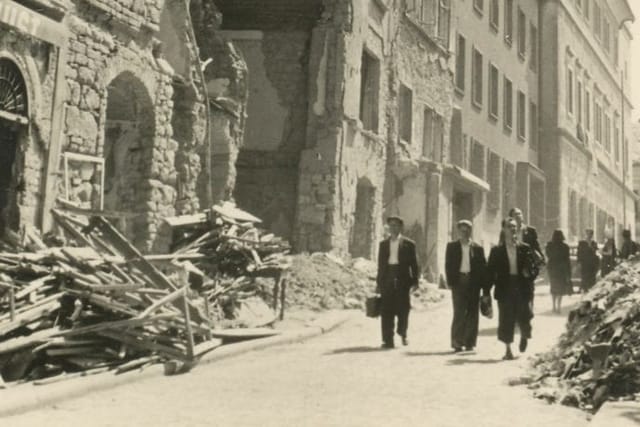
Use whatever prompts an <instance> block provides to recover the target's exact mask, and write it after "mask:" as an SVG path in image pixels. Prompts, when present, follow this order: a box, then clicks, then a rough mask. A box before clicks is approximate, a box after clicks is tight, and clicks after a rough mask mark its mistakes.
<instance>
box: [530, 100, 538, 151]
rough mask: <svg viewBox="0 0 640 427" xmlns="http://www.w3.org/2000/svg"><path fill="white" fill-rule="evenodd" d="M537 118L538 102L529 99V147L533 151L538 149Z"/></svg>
mask: <svg viewBox="0 0 640 427" xmlns="http://www.w3.org/2000/svg"><path fill="white" fill-rule="evenodd" d="M539 120H540V118H539V112H538V104H536V103H535V102H533V100H532V99H529V148H531V149H532V150H533V151H538V148H539V147H538V141H539V139H538V137H539V135H538V134H539V127H538V125H539Z"/></svg>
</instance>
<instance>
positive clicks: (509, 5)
mask: <svg viewBox="0 0 640 427" xmlns="http://www.w3.org/2000/svg"><path fill="white" fill-rule="evenodd" d="M513 1H514V0H505V2H504V41H505V42H507V44H508V45H509V46H511V43H512V42H513Z"/></svg>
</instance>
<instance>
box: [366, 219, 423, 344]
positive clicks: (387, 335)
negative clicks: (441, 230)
mask: <svg viewBox="0 0 640 427" xmlns="http://www.w3.org/2000/svg"><path fill="white" fill-rule="evenodd" d="M387 224H388V226H389V234H390V236H389V237H388V238H387V239H385V240H383V241H382V242H380V247H379V248H378V277H377V280H376V282H377V287H376V292H377V293H379V294H380V296H381V301H380V317H381V326H382V347H383V348H393V347H394V343H393V327H394V323H395V318H396V317H397V318H398V328H397V333H398V335H400V336H401V337H402V344H403V345H408V344H409V341H408V339H407V328H408V326H409V310H410V309H411V297H410V291H411V289H412V288H417V287H418V279H419V277H420V273H419V271H420V270H419V269H418V261H417V258H416V245H415V243H414V242H413V241H412V240H410V239H407V238H406V237H404V236H403V235H402V234H401V232H402V228H403V225H404V222H403V221H402V218H400V217H398V216H392V217H389V218H387Z"/></svg>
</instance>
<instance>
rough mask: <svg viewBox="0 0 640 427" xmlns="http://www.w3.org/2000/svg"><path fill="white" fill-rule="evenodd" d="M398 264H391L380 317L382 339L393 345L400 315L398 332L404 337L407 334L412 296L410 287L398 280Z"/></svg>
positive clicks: (383, 291) (383, 289) (383, 293)
mask: <svg viewBox="0 0 640 427" xmlns="http://www.w3.org/2000/svg"><path fill="white" fill-rule="evenodd" d="M398 273H399V269H398V266H397V265H389V267H388V270H387V274H386V275H385V276H386V277H385V278H384V283H383V286H382V293H381V297H382V298H381V309H380V319H381V322H380V323H381V327H382V341H383V342H384V343H385V344H386V345H393V327H394V324H395V318H396V316H397V317H398V327H397V333H398V335H400V336H401V337H403V338H406V336H407V328H408V327H409V310H410V306H411V303H410V297H409V288H408V287H405V286H402V285H401V284H400V282H399V280H398Z"/></svg>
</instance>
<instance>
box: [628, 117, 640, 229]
mask: <svg viewBox="0 0 640 427" xmlns="http://www.w3.org/2000/svg"><path fill="white" fill-rule="evenodd" d="M631 132H632V133H631V138H630V147H629V155H630V156H631V159H630V160H631V174H632V176H633V192H634V193H635V194H636V197H638V198H637V199H636V203H635V212H636V222H635V232H636V238H637V237H638V236H640V121H636V122H634V123H633V124H632V125H631ZM632 228H633V227H632Z"/></svg>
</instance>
